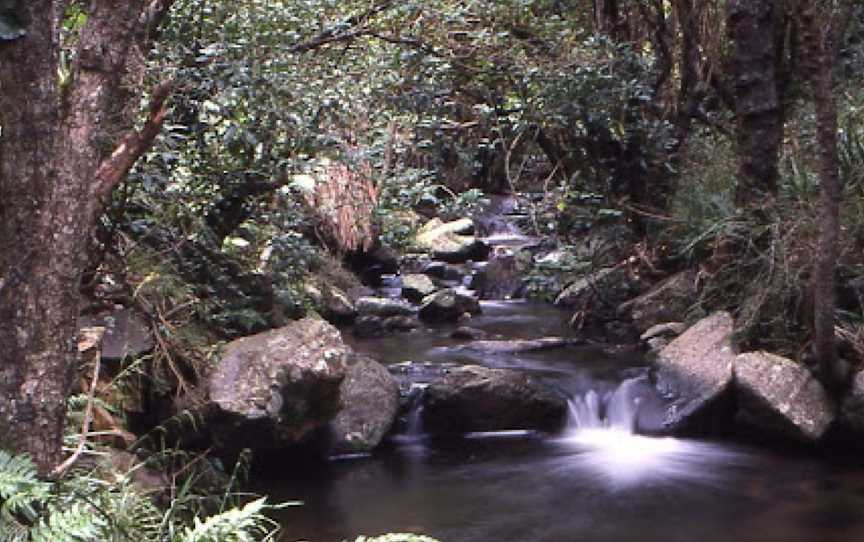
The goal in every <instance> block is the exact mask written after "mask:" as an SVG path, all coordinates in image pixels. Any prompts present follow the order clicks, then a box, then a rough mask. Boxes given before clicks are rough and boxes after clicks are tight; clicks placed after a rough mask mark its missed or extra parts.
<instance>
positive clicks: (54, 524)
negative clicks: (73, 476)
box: [30, 503, 104, 542]
mask: <svg viewBox="0 0 864 542" xmlns="http://www.w3.org/2000/svg"><path fill="white" fill-rule="evenodd" d="M103 531H104V524H103V522H102V519H101V518H100V517H99V516H98V515H97V514H96V513H95V511H94V510H93V507H92V506H90V505H88V504H85V503H74V504H73V505H72V506H71V507H69V508H66V509H64V510H59V509H57V508H54V507H51V508H49V510H48V513H47V514H45V515H44V516H43V517H42V519H41V520H40V521H39V523H38V524H37V525H36V526H35V527H33V528H32V529H31V530H30V540H31V541H32V542H91V541H92V542H101V540H103V539H102V537H101V536H100V533H102V532H103Z"/></svg>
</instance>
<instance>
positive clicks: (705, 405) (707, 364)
mask: <svg viewBox="0 0 864 542" xmlns="http://www.w3.org/2000/svg"><path fill="white" fill-rule="evenodd" d="M733 330H734V322H733V320H732V316H731V315H730V314H729V313H728V312H717V313H715V314H712V315H711V316H708V317H707V318H704V319H702V320H700V321H699V322H697V323H696V325H694V326H693V327H691V328H690V329H688V330H687V331H685V332H684V334H683V335H681V336H680V337H678V338H677V339H675V340H674V341H672V342H671V343H669V345H668V346H666V347H665V348H663V349H662V350H661V351H660V352H659V353H658V354H657V361H656V364H657V381H658V389H659V390H660V392H661V394H663V395H664V396H665V397H666V398H667V399H670V400H671V404H670V406H669V409H668V411H667V416H666V420H665V424H664V425H665V426H666V427H667V429H669V430H671V431H673V432H679V433H681V432H694V431H696V432H704V431H711V430H714V429H716V428H717V425H718V424H722V423H723V422H724V421H725V417H726V416H727V415H728V414H729V412H730V408H731V406H730V404H729V402H730V401H729V399H730V393H729V392H730V390H731V387H732V386H731V384H732V363H733V361H734V359H735V355H736V352H735V347H734V345H733V343H732V333H733Z"/></svg>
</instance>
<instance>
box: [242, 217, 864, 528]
mask: <svg viewBox="0 0 864 542" xmlns="http://www.w3.org/2000/svg"><path fill="white" fill-rule="evenodd" d="M493 222H494V221H493ZM497 223H501V221H498V222H497ZM499 230H500V228H499ZM486 233H488V234H490V237H491V238H493V239H494V238H495V237H494V236H495V235H496V234H497V235H498V237H499V240H500V241H501V243H502V244H506V245H517V244H518V232H514V231H512V229H506V231H504V232H501V231H492V232H486ZM396 286H398V283H392V282H391V283H385V288H388V289H387V290H386V292H385V293H390V294H394V293H395V294H398V291H397V289H396ZM482 305H483V313H482V314H481V315H479V316H476V317H475V318H473V319H472V320H471V321H470V325H471V326H472V327H475V328H478V329H480V330H482V331H484V332H485V333H486V334H487V335H488V336H489V337H490V338H506V339H530V338H538V337H544V336H555V335H557V336H561V335H566V334H567V333H568V327H567V325H566V319H567V316H568V314H566V313H564V312H561V311H559V310H557V309H555V308H554V307H552V306H550V305H548V304H543V303H533V302H528V301H486V302H483V303H482ZM454 327H455V326H454V325H440V326H433V327H430V328H427V329H424V330H420V331H415V332H413V333H410V334H394V335H389V336H386V337H383V338H378V339H369V340H360V339H356V338H353V337H352V336H351V334H350V333H345V338H346V341H347V342H349V343H350V344H351V346H352V347H353V348H354V349H355V350H357V351H360V352H365V353H368V354H370V355H372V356H373V357H375V358H376V359H378V360H379V361H381V362H382V363H385V364H388V365H391V369H392V372H393V373H394V375H395V376H396V377H397V380H399V381H400V383H401V384H402V386H403V391H404V392H405V393H406V394H407V397H408V398H407V400H408V402H409V403H410V404H411V408H409V410H408V414H407V416H406V417H405V419H403V420H402V423H401V425H400V427H401V430H400V432H399V433H398V434H397V435H396V436H394V437H393V438H392V439H391V440H390V442H389V443H388V445H387V446H386V447H385V448H384V449H383V450H381V451H379V452H377V453H376V454H374V455H372V456H371V457H361V458H342V459H338V458H334V460H332V461H330V462H327V463H323V464H312V465H308V466H306V465H296V464H294V465H289V466H286V468H285V471H284V473H282V474H281V475H280V474H279V473H278V472H276V473H274V472H272V471H270V472H268V480H267V482H266V484H264V485H263V486H262V487H260V488H258V489H260V490H261V491H263V492H265V493H267V494H269V495H271V496H272V497H273V498H274V499H277V500H300V501H303V502H304V505H303V506H301V507H292V508H288V509H285V510H284V511H283V512H282V513H281V515H280V517H279V520H280V522H281V523H282V525H283V527H284V531H285V536H284V538H283V540H288V541H299V540H308V541H312V542H337V541H341V540H354V538H355V537H356V536H357V535H359V534H367V535H373V534H381V533H384V532H396V531H401V532H416V533H425V534H428V535H431V536H435V537H437V538H439V539H441V540H442V541H443V542H578V541H585V542H595V541H596V542H607V541H608V542H625V541H640V542H655V541H656V542H674V541H681V542H690V541H698V542H725V541H735V542H834V541H837V542H840V541H858V540H864V462H861V463H860V464H858V465H855V464H848V463H847V464H844V465H838V464H836V463H832V462H828V461H825V460H822V459H820V458H818V457H814V456H813V455H808V454H804V453H801V452H790V451H786V450H770V449H755V448H748V447H744V446H741V445H736V444H732V443H728V442H727V443H721V442H706V441H699V440H689V439H678V438H670V437H655V436H650V433H651V432H652V431H654V430H656V429H657V428H658V427H659V426H660V423H661V421H662V417H663V413H664V406H665V405H664V402H663V400H662V399H661V398H660V397H659V396H658V395H657V394H656V393H655V392H654V389H653V387H652V386H651V384H650V382H649V380H648V369H647V367H646V366H645V364H644V363H643V362H642V360H641V358H640V357H639V355H638V353H636V352H634V351H632V350H628V349H626V348H625V349H616V348H608V347H606V346H604V345H600V344H594V345H589V346H582V347H567V348H561V349H557V350H551V351H546V352H535V353H527V354H516V355H513V354H500V353H495V354H489V353H488V352H487V353H484V352H482V351H479V350H476V349H472V348H471V347H470V345H468V346H466V344H465V343H461V342H458V341H454V340H453V339H451V338H450V333H451V332H452V330H453V329H454ZM407 361H412V362H416V363H412V364H405V363H404V362H407ZM463 363H479V364H483V365H486V366H489V367H505V368H512V369H518V370H520V371H526V372H529V373H531V374H533V375H535V376H537V377H538V378H541V379H543V380H544V381H545V382H547V383H548V384H549V385H550V386H552V387H554V388H556V389H557V390H559V391H560V392H561V393H562V394H563V395H565V396H566V397H569V410H570V412H569V420H568V423H567V426H566V428H565V429H564V430H563V431H562V432H560V434H555V435H544V434H539V433H536V432H532V431H523V430H518V428H514V430H513V431H504V432H496V433H485V434H483V433H481V434H469V435H465V437H464V438H463V439H461V440H458V441H455V442H453V441H451V442H434V441H432V440H430V439H429V438H428V437H427V436H426V435H425V434H424V432H423V427H422V398H423V393H424V387H425V386H424V382H428V381H429V380H431V379H433V378H434V377H435V376H436V375H438V374H440V372H441V371H442V370H443V368H444V367H446V366H447V365H448V364H463Z"/></svg>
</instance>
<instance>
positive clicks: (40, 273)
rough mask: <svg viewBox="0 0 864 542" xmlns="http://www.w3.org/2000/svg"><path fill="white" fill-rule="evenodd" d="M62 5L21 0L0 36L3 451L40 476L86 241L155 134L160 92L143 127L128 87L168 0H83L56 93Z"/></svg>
mask: <svg viewBox="0 0 864 542" xmlns="http://www.w3.org/2000/svg"><path fill="white" fill-rule="evenodd" d="M65 4H66V2H63V1H59V0H30V1H28V2H18V4H17V5H18V6H19V7H18V8H17V9H16V14H17V15H18V16H19V18H20V19H21V20H22V22H23V25H24V28H25V29H26V31H27V34H26V35H25V36H24V37H22V38H19V39H17V40H14V41H11V42H0V89H2V92H0V125H2V127H3V133H2V138H0V175H2V177H0V202H2V204H0V205H2V207H0V253H2V254H3V255H5V257H4V259H3V260H2V261H0V264H2V266H0V277H2V278H3V283H2V286H0V375H2V380H0V446H2V447H4V448H9V449H12V450H14V451H18V452H27V453H28V454H30V456H31V457H32V458H33V460H34V461H35V462H36V464H37V466H38V467H39V472H40V474H42V475H43V476H45V475H48V474H50V471H51V468H52V467H54V466H56V465H57V464H59V463H60V461H61V452H62V450H61V441H62V434H63V427H64V421H65V414H66V397H67V394H68V391H69V384H70V379H71V375H72V370H73V369H74V367H75V361H76V348H75V343H76V336H77V320H78V303H79V299H80V295H79V286H80V282H81V275H82V272H83V270H84V264H85V254H86V246H87V243H88V240H89V238H90V235H91V233H92V231H93V229H94V227H95V223H96V220H97V219H98V217H99V216H100V215H101V213H102V212H103V210H104V206H105V203H106V200H107V199H108V197H109V195H110V192H111V189H113V187H114V186H116V185H117V184H118V183H119V182H120V181H122V180H123V178H125V175H126V174H127V173H128V171H129V169H130V168H131V167H132V165H133V164H134V162H135V160H136V159H137V158H138V156H140V155H141V154H142V153H143V152H144V151H145V150H146V148H147V147H148V146H149V144H150V143H151V142H152V140H153V138H155V136H156V134H157V133H158V131H159V128H160V127H161V123H162V121H163V120H164V114H165V111H164V108H163V104H164V100H165V98H166V96H167V91H166V90H165V89H161V88H159V89H157V91H156V92H154V104H153V109H152V110H151V114H150V117H149V118H148V120H147V123H146V124H145V126H144V128H143V129H142V130H141V131H140V132H138V131H134V130H131V126H132V121H133V120H134V118H135V114H136V113H137V105H136V103H135V102H132V103H130V100H129V96H128V95H127V91H126V90H125V89H127V88H139V86H140V83H141V77H142V76H143V73H144V63H143V54H142V51H144V50H145V48H146V45H147V43H148V40H149V38H150V37H151V36H152V35H153V30H154V29H155V28H156V26H158V23H159V22H160V21H161V20H162V17H164V15H165V13H166V12H167V9H168V7H169V6H170V1H169V0H153V1H151V2H149V3H147V5H146V6H145V0H125V1H120V2H118V1H115V0H93V1H92V2H90V3H89V4H88V12H87V22H86V23H85V25H84V27H83V28H82V29H81V34H80V37H79V45H78V50H77V55H76V62H75V64H74V65H73V67H72V77H71V82H68V85H69V86H67V87H66V89H65V92H64V91H63V90H61V88H60V81H59V80H58V76H57V67H58V53H59V32H58V25H59V22H60V21H61V20H62V15H63V9H64V7H65ZM154 24H155V26H154ZM136 81H137V84H135V83H136ZM130 84H131V85H132V86H130ZM61 99H62V100H64V102H65V104H64V107H63V108H62V109H61V108H60V103H61ZM124 130H131V131H129V132H128V133H126V134H125V136H123V134H122V132H123V131H124ZM118 141H119V146H117V144H118ZM115 146H116V148H115ZM112 151H113V152H112Z"/></svg>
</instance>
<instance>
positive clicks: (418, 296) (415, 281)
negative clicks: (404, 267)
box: [402, 273, 438, 303]
mask: <svg viewBox="0 0 864 542" xmlns="http://www.w3.org/2000/svg"><path fill="white" fill-rule="evenodd" d="M436 290H438V287H437V286H435V283H434V282H432V279H430V278H429V276H428V275H422V274H414V273H412V274H409V275H404V276H403V277H402V297H404V298H405V299H408V300H410V301H413V302H414V303H419V302H420V301H422V300H423V298H424V297H426V296H427V295H429V294H433V293H435V291H436Z"/></svg>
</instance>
